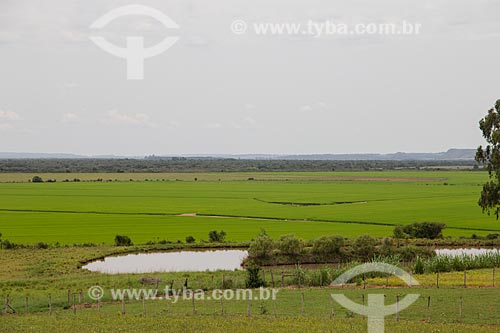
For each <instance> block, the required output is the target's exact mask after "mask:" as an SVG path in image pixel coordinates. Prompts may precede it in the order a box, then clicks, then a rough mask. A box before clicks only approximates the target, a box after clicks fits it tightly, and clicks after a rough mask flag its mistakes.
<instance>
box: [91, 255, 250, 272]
mask: <svg viewBox="0 0 500 333" xmlns="http://www.w3.org/2000/svg"><path fill="white" fill-rule="evenodd" d="M247 255H248V252H247V251H243V250H215V251H178V252H165V253H140V254H128V255H124V256H116V257H106V258H105V259H104V260H99V261H94V262H91V263H89V264H87V265H85V266H83V267H82V268H83V269H87V270H89V271H93V272H101V273H107V274H120V273H153V272H202V271H216V270H235V269H241V263H242V261H243V259H245V257H246V256H247Z"/></svg>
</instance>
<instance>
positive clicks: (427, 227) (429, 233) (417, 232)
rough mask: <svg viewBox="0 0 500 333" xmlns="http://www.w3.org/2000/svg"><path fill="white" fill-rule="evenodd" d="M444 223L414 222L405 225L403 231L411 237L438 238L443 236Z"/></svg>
mask: <svg viewBox="0 0 500 333" xmlns="http://www.w3.org/2000/svg"><path fill="white" fill-rule="evenodd" d="M444 228H446V224H444V223H435V222H421V223H412V224H408V225H405V226H404V227H403V232H404V233H405V234H406V235H408V236H409V237H411V238H427V239H436V238H443V229H444Z"/></svg>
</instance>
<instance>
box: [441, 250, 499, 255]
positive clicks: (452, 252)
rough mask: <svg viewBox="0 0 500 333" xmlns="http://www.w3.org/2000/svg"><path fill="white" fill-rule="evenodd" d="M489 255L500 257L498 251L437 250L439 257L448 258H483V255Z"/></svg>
mask: <svg viewBox="0 0 500 333" xmlns="http://www.w3.org/2000/svg"><path fill="white" fill-rule="evenodd" d="M489 254H494V255H499V252H498V250H497V249H473V248H469V249H437V250H436V255H437V256H447V257H463V256H467V257H477V256H483V255H489Z"/></svg>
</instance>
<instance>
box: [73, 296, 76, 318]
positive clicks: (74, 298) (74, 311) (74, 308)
mask: <svg viewBox="0 0 500 333" xmlns="http://www.w3.org/2000/svg"><path fill="white" fill-rule="evenodd" d="M73 314H74V315H75V316H76V293H75V294H73Z"/></svg>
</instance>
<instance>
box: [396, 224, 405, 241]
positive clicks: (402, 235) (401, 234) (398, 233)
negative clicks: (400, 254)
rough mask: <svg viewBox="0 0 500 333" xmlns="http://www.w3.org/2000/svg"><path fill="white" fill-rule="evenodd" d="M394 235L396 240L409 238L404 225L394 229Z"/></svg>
mask: <svg viewBox="0 0 500 333" xmlns="http://www.w3.org/2000/svg"><path fill="white" fill-rule="evenodd" d="M393 235H394V238H396V239H404V238H406V237H408V235H407V234H406V233H405V232H404V230H403V226H402V225H397V226H396V227H395V228H394V231H393Z"/></svg>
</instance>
